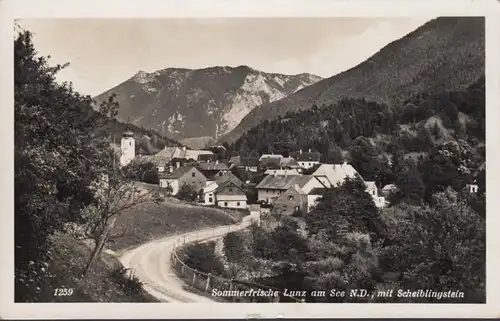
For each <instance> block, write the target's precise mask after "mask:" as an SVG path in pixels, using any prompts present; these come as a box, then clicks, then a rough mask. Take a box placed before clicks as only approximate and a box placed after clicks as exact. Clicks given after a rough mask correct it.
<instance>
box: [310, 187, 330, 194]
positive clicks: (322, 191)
mask: <svg viewBox="0 0 500 321" xmlns="http://www.w3.org/2000/svg"><path fill="white" fill-rule="evenodd" d="M325 192H326V188H318V187H316V188H313V189H312V190H311V191H310V192H309V193H308V194H307V195H323V194H325Z"/></svg>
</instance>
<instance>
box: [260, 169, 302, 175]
mask: <svg viewBox="0 0 500 321" xmlns="http://www.w3.org/2000/svg"><path fill="white" fill-rule="evenodd" d="M264 174H265V175H273V176H274V175H283V176H285V175H301V174H300V173H299V171H298V170H296V169H268V170H267V171H265V172H264Z"/></svg>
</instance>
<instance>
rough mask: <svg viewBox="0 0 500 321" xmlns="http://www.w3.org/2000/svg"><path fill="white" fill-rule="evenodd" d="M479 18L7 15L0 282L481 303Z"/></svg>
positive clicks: (114, 292)
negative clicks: (7, 187) (7, 172)
mask: <svg viewBox="0 0 500 321" xmlns="http://www.w3.org/2000/svg"><path fill="white" fill-rule="evenodd" d="M488 19H490V18H489V17H487V16H485V15H482V16H481V15H473V14H471V15H465V14H462V15H446V14H438V15H435V14H432V12H431V13H429V14H427V15H414V16H398V15H393V16H391V15H390V14H387V15H386V16H380V15H374V16H372V17H370V16H355V15H351V16H330V17H324V16H320V17H300V16H295V17H241V16H235V17H163V18H144V17H137V18H130V17H129V18H126V17H119V18H116V17H109V18H103V17H99V18H96V17H81V18H76V17H60V16H58V17H57V18H47V17H41V18H36V17H30V18H22V17H19V18H16V19H13V20H12V28H11V34H12V33H13V40H12V42H13V43H12V44H11V46H12V47H10V48H11V49H12V50H13V56H8V57H12V58H13V63H14V68H13V78H11V79H13V86H12V85H9V86H12V87H9V88H13V121H14V125H13V134H10V136H9V137H12V138H13V147H14V157H13V161H12V165H13V167H12V168H13V175H12V176H13V180H14V184H13V185H14V186H13V188H12V196H13V201H11V202H12V204H13V205H12V209H13V211H12V212H13V213H12V214H13V215H12V216H13V219H12V222H13V235H12V238H13V241H12V243H9V244H12V257H13V269H12V272H13V273H14V275H12V276H9V278H10V279H11V280H13V282H12V281H11V282H12V285H13V288H12V289H7V288H6V289H2V291H4V292H12V294H11V296H12V298H13V300H14V303H15V304H19V303H34V305H35V306H36V305H38V304H41V305H43V304H47V303H50V304H54V303H57V304H56V305H50V306H51V307H53V308H51V309H55V310H57V309H59V307H62V306H64V305H65V304H62V305H61V304H60V303H73V304H77V303H138V304H140V305H138V306H140V307H141V309H144V310H148V309H152V308H151V307H153V306H156V305H150V304H149V303H165V304H166V308H165V307H164V308H163V311H164V313H167V312H165V311H166V310H168V309H169V308H168V306H171V305H175V304H181V305H180V307H179V305H176V306H177V307H179V309H182V310H184V311H185V310H196V309H198V308H197V307H196V306H193V307H191V306H190V305H187V306H186V305H185V304H186V303H203V304H212V303H217V304H221V303H226V304H228V305H227V307H229V308H230V307H231V306H240V304H252V305H255V306H258V305H256V304H259V303H274V305H273V306H275V307H279V309H281V310H282V311H283V313H284V314H285V315H286V314H287V312H286V311H288V310H287V307H292V306H295V305H294V304H300V305H301V306H304V307H308V311H314V309H317V308H318V307H320V306H323V305H321V304H320V303H323V304H325V303H330V304H335V306H334V307H333V309H336V307H340V306H346V304H351V303H354V304H358V305H357V307H358V308H356V309H363V308H359V304H370V305H367V306H371V307H373V306H377V307H378V309H379V311H384V309H385V310H387V309H389V307H392V306H393V305H392V304H395V303H398V304H417V305H416V307H413V308H414V309H416V310H419V309H422V308H423V307H424V306H425V307H426V308H427V307H430V308H432V306H441V305H445V304H446V305H447V308H448V309H449V310H453V309H454V308H453V306H456V307H457V309H461V308H462V307H463V306H465V305H470V306H472V305H474V306H476V305H479V306H483V307H484V308H485V309H486V307H487V306H489V305H490V304H492V302H491V301H490V297H489V295H490V294H489V291H490V289H491V287H492V286H493V284H490V283H489V281H488V282H487V279H486V270H487V264H486V263H487V259H486V244H487V233H486V220H487V217H489V216H490V215H492V213H490V212H488V214H487V210H486V208H487V207H486V204H487V202H486V199H487V198H486V178H487V170H486V168H487V164H486V155H487V154H489V152H490V151H491V150H492V147H491V142H490V149H488V153H487V151H486V150H487V148H486V146H487V144H486V109H487V107H486V101H487V99H486V92H487V90H486V88H487V86H486V82H487V81H486V79H487V77H486V66H488V68H491V67H490V65H488V64H487V63H486V57H487V56H488V54H489V53H488V52H487V48H488V45H487V40H486V38H487V37H486V34H487V31H486V30H487V27H486V25H487V22H488ZM488 32H489V31H488ZM496 38H500V37H498V36H497V37H496ZM497 41H498V39H497ZM494 55H495V57H496V56H497V53H495V54H494ZM9 59H10V58H9ZM488 72H489V71H488ZM488 81H489V80H488ZM495 83H498V80H497V81H496V82H495ZM488 88H489V87H488ZM495 98H496V97H495ZM491 102H493V103H496V101H494V100H493V99H492V100H491ZM488 104H490V100H489V97H488ZM488 115H489V117H490V115H491V117H495V115H494V113H490V112H488ZM7 118H8V117H7ZM6 121H10V120H8V119H7V120H6ZM5 157H6V155H5ZM488 165H491V164H489V163H488ZM491 168H492V166H490V167H489V168H488V172H489V173H490V171H491V170H492V169H491ZM490 176H491V173H490ZM489 186H491V184H490V185H489ZM490 193H492V192H491V191H490ZM491 201H492V202H493V201H494V200H491ZM488 202H489V201H488ZM488 206H489V207H488V208H491V207H490V205H488ZM493 214H494V212H493ZM7 215H11V214H10V212H6V213H4V216H7ZM9 222H10V221H9ZM488 222H489V224H491V223H490V222H491V221H490V220H489V219H488ZM495 224H496V223H495ZM488 237H493V235H488ZM9 242H10V241H9ZM9 246H10V245H9ZM9 271H10V270H9ZM491 271H493V270H491ZM2 273H3V272H2ZM2 277H3V276H2ZM488 280H489V279H488ZM9 284H10V283H9ZM487 297H488V300H487ZM487 301H488V302H487ZM486 303H488V305H487V304H486ZM30 306H32V305H30ZM148 306H150V308H148ZM244 306H247V305H244ZM248 306H251V305H248ZM348 306H349V305H347V307H348ZM419 306H421V307H420V308H419ZM75 307H76V306H75ZM215 307H218V306H215ZM215 307H212V309H214V308H215ZM224 307H226V306H224ZM384 307H385V308H384ZM299 308H300V307H298V308H297V309H299ZM351 308H352V306H351ZM80 309H83V308H80ZM85 309H87V310H91V309H92V308H91V309H88V308H85ZM216 309H219V308H216ZM223 309H225V308H222V309H220V310H223ZM238 309H240V310H241V309H243V308H238ZM238 309H236V310H238ZM279 309H278V310H279ZM330 309H332V308H330ZM55 310H54V311H55ZM281 310H280V311H281ZM245 311H246V310H245ZM252 311H255V312H256V313H258V309H257V308H255V309H253V310H252ZM290 311H291V310H290ZM84 312H85V311H81V313H84ZM87 312H90V311H87ZM185 312H186V313H188V312H187V311H185ZM355 312H356V311H353V313H355ZM497 312H498V311H497ZM54 313H55V312H54ZM241 313H243V312H240V313H239V315H240V314H241ZM179 315H180V314H179ZM290 315H291V312H290V313H288V316H290ZM82 316H83V314H82ZM165 316H166V315H165ZM207 316H208V315H207ZM241 316H243V315H241Z"/></svg>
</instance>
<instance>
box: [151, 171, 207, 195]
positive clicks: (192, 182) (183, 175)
mask: <svg viewBox="0 0 500 321" xmlns="http://www.w3.org/2000/svg"><path fill="white" fill-rule="evenodd" d="M159 176H160V187H163V188H167V187H168V186H170V188H171V189H172V192H171V194H172V195H177V193H179V190H180V189H181V187H182V186H183V185H189V186H190V187H191V188H192V189H193V190H194V191H199V190H201V189H202V188H204V187H205V185H206V182H207V178H206V177H205V176H204V175H203V174H202V173H201V172H200V171H199V170H197V169H196V167H192V166H190V167H187V166H186V167H179V168H177V169H175V170H173V171H172V172H171V173H160V174H159Z"/></svg>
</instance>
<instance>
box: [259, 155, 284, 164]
mask: <svg viewBox="0 0 500 321" xmlns="http://www.w3.org/2000/svg"><path fill="white" fill-rule="evenodd" d="M263 158H276V159H281V158H283V155H281V154H274V153H271V154H262V155H261V156H260V158H259V162H260V161H261V160H262V159H263Z"/></svg>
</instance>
